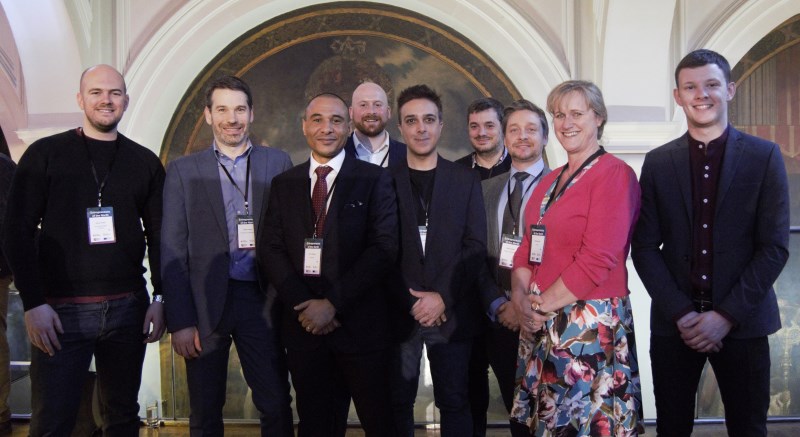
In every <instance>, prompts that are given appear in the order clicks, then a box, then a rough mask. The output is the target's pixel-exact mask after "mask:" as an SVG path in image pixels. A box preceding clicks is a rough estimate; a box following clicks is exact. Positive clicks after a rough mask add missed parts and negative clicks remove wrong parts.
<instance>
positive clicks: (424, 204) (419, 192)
mask: <svg viewBox="0 0 800 437" xmlns="http://www.w3.org/2000/svg"><path fill="white" fill-rule="evenodd" d="M431 183H433V181H431ZM411 185H413V186H414V188H416V189H417V195H418V196H419V204H420V205H421V206H422V211H423V212H425V227H426V228H427V227H428V210H429V209H430V207H431V201H430V200H428V201H427V202H425V197H424V195H423V194H422V189H420V187H418V186H417V184H416V183H415V182H414V181H413V180H412V181H411ZM431 197H433V194H431Z"/></svg>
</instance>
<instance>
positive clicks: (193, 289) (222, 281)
mask: <svg viewBox="0 0 800 437" xmlns="http://www.w3.org/2000/svg"><path fill="white" fill-rule="evenodd" d="M217 165H218V164H217V159H216V157H215V156H214V150H213V148H211V147H209V148H208V149H207V150H205V151H202V152H198V153H195V154H193V155H189V156H184V157H181V158H179V159H176V160H175V161H172V162H171V163H170V164H169V166H168V168H167V177H166V181H165V182H164V215H163V221H162V225H161V259H162V261H161V277H162V281H163V288H164V300H165V302H166V303H165V310H166V318H167V328H168V330H169V332H175V331H178V330H180V329H183V328H186V327H190V326H196V327H197V329H198V330H199V331H200V335H201V336H206V335H208V334H210V333H211V332H213V331H214V329H215V328H216V326H217V324H218V323H219V321H220V319H221V317H222V310H223V309H224V308H225V296H226V294H227V293H226V290H227V288H228V270H229V262H230V253H229V246H228V227H227V224H226V222H225V210H224V205H223V200H222V186H221V183H220V177H219V169H218V168H217ZM291 167H292V162H291V160H290V159H289V155H288V154H286V152H283V151H281V150H278V149H273V148H269V147H263V146H253V150H252V151H251V155H250V171H251V181H252V190H253V193H252V199H253V200H252V203H253V216H254V217H255V219H256V241H258V235H259V234H260V232H261V228H262V226H261V220H262V216H263V211H264V210H265V209H266V205H265V203H266V201H267V199H268V198H269V190H270V184H271V181H272V178H273V177H275V176H276V175H278V174H280V173H282V172H283V171H285V170H287V169H289V168H291ZM262 285H263V284H262Z"/></svg>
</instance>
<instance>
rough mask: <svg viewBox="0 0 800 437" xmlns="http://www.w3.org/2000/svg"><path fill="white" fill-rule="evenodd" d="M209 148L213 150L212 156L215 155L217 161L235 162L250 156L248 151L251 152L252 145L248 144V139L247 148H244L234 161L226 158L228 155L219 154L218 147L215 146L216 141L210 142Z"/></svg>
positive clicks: (248, 141)
mask: <svg viewBox="0 0 800 437" xmlns="http://www.w3.org/2000/svg"><path fill="white" fill-rule="evenodd" d="M211 147H212V148H213V149H214V154H215V155H216V157H217V160H220V159H225V160H228V161H236V160H238V159H241V158H247V156H248V155H250V151H251V150H253V144H252V143H251V142H250V139H248V140H247V146H245V148H244V152H242V154H241V155H239V156H237V157H236V159H231V158H229V157H228V155H226V154H224V153H222V152H220V150H219V147H218V146H217V140H214V141H212V142H211Z"/></svg>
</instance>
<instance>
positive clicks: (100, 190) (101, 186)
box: [78, 128, 119, 207]
mask: <svg viewBox="0 0 800 437" xmlns="http://www.w3.org/2000/svg"><path fill="white" fill-rule="evenodd" d="M78 131H79V132H80V135H81V138H82V139H83V145H84V147H86V155H87V156H88V157H89V164H90V165H91V166H92V176H94V183H95V185H97V206H98V207H101V206H103V189H104V188H105V187H106V181H108V175H110V174H111V169H112V168H113V167H114V161H115V160H116V159H117V152H118V151H119V134H117V138H116V139H115V140H114V154H113V155H111V162H109V164H108V171H107V172H106V176H105V177H104V178H103V180H102V181H100V180H99V179H98V178H97V168H95V166H94V159H92V152H91V151H90V150H89V141H88V140H86V132H84V131H83V129H81V128H78Z"/></svg>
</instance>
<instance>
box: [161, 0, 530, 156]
mask: <svg viewBox="0 0 800 437" xmlns="http://www.w3.org/2000/svg"><path fill="white" fill-rule="evenodd" d="M222 74H234V75H237V76H240V77H242V78H243V79H244V80H245V81H246V82H248V84H249V85H250V86H251V88H252V90H253V94H254V96H253V99H254V105H253V106H254V108H253V109H254V115H255V121H254V123H253V125H252V127H251V138H252V140H253V142H254V143H260V144H263V145H269V146H272V147H276V148H280V149H283V150H286V151H287V152H289V154H290V155H291V157H292V161H293V162H294V163H295V164H298V163H300V162H303V161H305V160H306V159H307V158H308V149H307V146H306V144H305V140H304V138H303V137H302V131H301V128H300V117H301V115H302V111H303V109H304V106H305V102H306V100H307V99H308V98H309V97H311V96H313V95H316V94H317V93H319V92H322V91H329V92H334V93H337V94H339V95H340V96H342V97H343V98H344V99H345V100H346V101H348V102H349V100H350V95H351V93H352V90H353V89H354V88H355V87H356V85H357V84H358V83H360V82H362V81H363V80H370V81H373V82H376V83H378V84H381V85H382V86H383V87H384V89H386V90H387V94H388V95H389V100H390V104H391V105H392V119H391V120H390V122H389V132H390V135H391V136H392V137H394V138H397V139H400V136H399V132H398V130H397V118H396V114H395V112H396V107H395V105H394V98H395V97H396V96H397V94H398V93H399V92H400V91H401V90H402V89H403V88H405V87H407V86H410V85H414V84H417V83H426V84H428V85H430V86H432V87H433V88H434V89H436V90H437V91H438V92H439V93H440V94H442V100H443V105H444V123H445V129H444V131H443V134H442V138H441V141H440V143H439V144H440V148H439V150H440V153H441V154H442V155H443V156H445V157H446V158H449V159H455V158H458V157H460V156H462V155H465V154H467V153H469V152H470V151H471V148H470V144H469V139H468V137H467V128H466V124H467V123H466V113H465V110H466V107H467V105H469V103H470V102H471V101H472V100H474V99H476V98H480V97H484V96H493V97H495V98H497V99H499V100H500V101H502V102H503V103H510V102H511V101H512V100H515V99H518V98H520V95H519V92H518V91H517V89H516V88H515V87H514V86H513V84H511V82H510V80H509V79H508V78H507V77H506V75H505V74H504V73H503V71H502V70H501V69H500V68H499V67H498V66H497V65H496V64H495V63H494V62H493V61H492V60H491V59H489V57H488V56H487V55H486V54H485V53H484V52H483V51H482V50H480V49H479V48H478V47H477V46H475V45H474V44H473V43H471V42H470V41H468V40H467V39H466V38H464V37H463V36H462V35H460V34H458V33H457V32H455V31H453V30H452V29H450V28H447V27H445V26H443V25H442V24H440V23H437V22H434V21H433V20H431V19H430V18H428V17H425V16H422V15H420V14H417V13H415V12H412V11H408V10H405V9H401V8H397V7H393V6H388V5H379V4H374V3H365V2H337V3H329V4H324V5H316V6H312V7H308V8H303V9H298V10H296V11H292V12H290V13H287V14H284V15H281V16H279V17H276V18H274V19H272V20H270V21H268V22H265V23H263V24H262V25H260V26H258V27H256V28H254V29H251V30H250V31H248V32H247V33H245V34H244V35H242V36H241V37H239V38H238V39H236V40H235V41H233V42H232V43H230V44H229V45H228V46H227V47H226V48H225V49H224V50H223V51H222V52H221V53H220V54H219V55H217V56H216V57H215V58H214V59H213V60H212V61H211V62H210V63H209V64H208V65H207V66H206V68H205V69H204V70H203V71H202V72H200V73H199V74H198V76H197V77H196V78H195V80H194V81H193V82H192V84H191V85H190V87H189V88H188V89H187V91H186V93H185V94H184V97H183V99H182V100H181V103H180V104H179V106H178V108H177V110H176V111H175V114H174V115H173V118H172V120H171V121H170V125H169V128H168V130H167V133H166V136H165V137H164V141H163V143H162V146H161V158H162V160H163V161H164V162H165V163H166V162H168V161H170V160H172V159H174V158H176V157H179V156H182V155H185V154H189V153H193V152H196V151H199V150H203V149H205V148H206V147H208V146H209V145H210V144H211V140H212V136H211V130H210V129H209V128H208V127H207V125H206V124H205V120H204V118H203V106H204V95H203V87H204V86H205V84H206V83H208V81H209V80H210V79H213V78H214V77H216V76H219V75H222Z"/></svg>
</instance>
